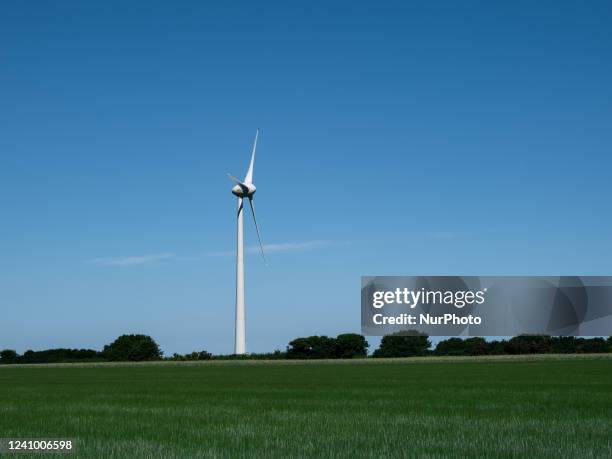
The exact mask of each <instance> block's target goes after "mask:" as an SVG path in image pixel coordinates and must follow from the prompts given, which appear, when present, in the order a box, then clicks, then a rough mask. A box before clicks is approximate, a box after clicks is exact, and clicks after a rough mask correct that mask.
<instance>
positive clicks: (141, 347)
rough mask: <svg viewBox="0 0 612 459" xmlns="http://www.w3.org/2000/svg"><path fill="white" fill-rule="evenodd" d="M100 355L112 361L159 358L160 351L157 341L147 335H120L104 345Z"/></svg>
mask: <svg viewBox="0 0 612 459" xmlns="http://www.w3.org/2000/svg"><path fill="white" fill-rule="evenodd" d="M102 355H103V356H104V357H105V358H107V359H108V360H113V361H128V360H130V361H142V360H159V359H160V358H161V356H162V352H161V350H160V349H159V346H158V345H157V343H156V342H155V341H154V340H153V338H151V337H150V336H147V335H121V336H120V337H119V338H117V339H116V340H115V341H113V342H112V343H111V344H107V345H106V346H104V350H103V351H102Z"/></svg>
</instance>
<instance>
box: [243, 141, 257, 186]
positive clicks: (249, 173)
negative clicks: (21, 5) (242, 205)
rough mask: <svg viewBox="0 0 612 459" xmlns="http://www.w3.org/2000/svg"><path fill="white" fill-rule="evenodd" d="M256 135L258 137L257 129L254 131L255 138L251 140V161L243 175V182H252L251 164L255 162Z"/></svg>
mask: <svg viewBox="0 0 612 459" xmlns="http://www.w3.org/2000/svg"><path fill="white" fill-rule="evenodd" d="M257 137H259V129H257V131H256V132H255V140H254V141H253V152H252V153H251V163H250V164H249V170H248V171H247V173H246V177H244V183H253V165H254V164H255V150H256V149H257Z"/></svg>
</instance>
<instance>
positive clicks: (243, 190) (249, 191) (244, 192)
mask: <svg viewBox="0 0 612 459" xmlns="http://www.w3.org/2000/svg"><path fill="white" fill-rule="evenodd" d="M256 191H257V188H256V187H255V185H253V184H252V183H249V184H246V183H244V184H241V185H238V184H236V185H234V187H233V188H232V194H233V195H235V196H238V197H239V198H250V197H252V196H253V195H254V194H255V192H256Z"/></svg>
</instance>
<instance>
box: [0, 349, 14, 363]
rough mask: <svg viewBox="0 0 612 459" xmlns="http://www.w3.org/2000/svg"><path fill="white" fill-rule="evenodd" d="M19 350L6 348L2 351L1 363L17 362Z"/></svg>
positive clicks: (0, 354)
mask: <svg viewBox="0 0 612 459" xmlns="http://www.w3.org/2000/svg"><path fill="white" fill-rule="evenodd" d="M17 357H18V355H17V352H15V351H14V350H12V349H4V350H2V351H0V364H10V363H17Z"/></svg>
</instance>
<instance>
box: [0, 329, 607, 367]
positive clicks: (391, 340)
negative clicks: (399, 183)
mask: <svg viewBox="0 0 612 459" xmlns="http://www.w3.org/2000/svg"><path fill="white" fill-rule="evenodd" d="M368 347H369V343H368V342H367V341H366V339H365V337H363V336H362V335H359V334H357V333H344V334H341V335H338V336H336V337H335V338H333V337H329V336H308V337H304V338H296V339H294V340H292V341H291V342H289V345H288V346H287V349H286V350H285V351H280V350H276V351H274V352H271V353H260V354H247V355H235V354H234V355H213V354H211V353H210V352H207V351H205V350H202V351H194V352H191V353H189V354H184V355H181V354H176V353H175V354H172V355H171V356H169V357H164V355H163V352H162V350H161V348H160V347H159V345H158V344H157V343H156V342H155V340H154V339H153V338H151V337H150V336H147V335H122V336H120V337H119V338H117V339H116V340H115V341H113V342H112V343H110V344H108V345H106V346H104V348H103V349H102V351H96V350H93V349H63V348H62V349H47V350H43V351H32V350H28V351H26V352H24V353H23V355H20V354H18V353H17V352H15V351H14V350H11V349H5V350H3V351H0V364H19V363H59V362H107V361H108V362H113V361H127V362H129V361H133V362H136V361H147V360H170V361H195V360H264V359H265V360H280V359H298V360H312V359H354V358H366V357H368ZM608 352H612V337H608V338H607V339H606V338H581V337H572V336H544V335H536V336H527V335H521V336H515V337H513V338H511V339H509V340H495V341H487V340H485V339H484V338H481V337H473V338H466V339H462V338H448V339H445V340H442V341H440V342H438V344H437V345H436V346H435V348H434V349H432V348H431V341H430V339H429V337H428V336H427V335H422V334H416V335H407V334H395V335H387V336H384V337H383V338H382V340H381V342H380V346H379V347H378V348H377V349H376V350H375V351H374V353H373V354H372V356H371V357H373V358H389V357H418V356H426V355H434V356H436V355H439V356H462V355H464V356H478V355H516V354H583V353H608Z"/></svg>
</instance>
